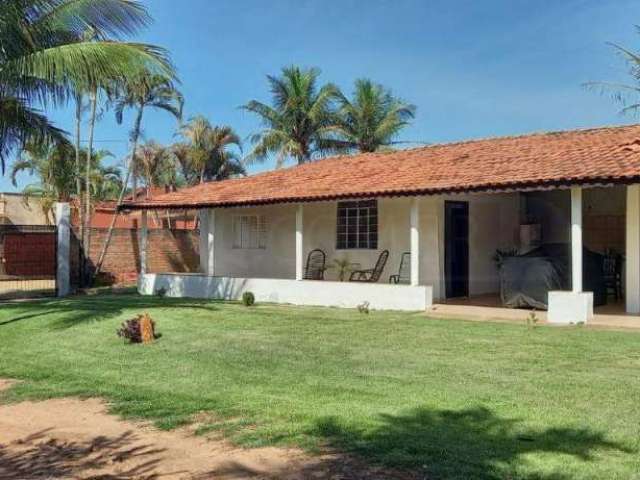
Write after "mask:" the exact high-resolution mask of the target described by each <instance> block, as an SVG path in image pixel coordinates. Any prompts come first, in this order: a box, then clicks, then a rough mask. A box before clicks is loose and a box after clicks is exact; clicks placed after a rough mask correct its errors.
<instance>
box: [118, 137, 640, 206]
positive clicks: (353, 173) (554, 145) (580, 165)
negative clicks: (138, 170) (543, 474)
mask: <svg viewBox="0 0 640 480" xmlns="http://www.w3.org/2000/svg"><path fill="white" fill-rule="evenodd" d="M636 181H637V182H640V125H633V126H624V127H603V128H596V129H589V130H574V131H566V132H553V133H542V134H532V135H523V136H517V137H503V138H491V139H482V140H470V141H464V142H458V143H449V144H441V145H433V146H428V147H422V148H416V149H411V150H397V151H394V152H388V153H369V154H358V155H351V156H338V157H331V158H327V159H323V160H318V161H315V162H310V163H307V164H304V165H301V166H296V167H291V168H285V169H280V170H274V171H270V172H266V173H261V174H258V175H253V176H250V177H245V178H238V179H233V180H226V181H222V182H211V183H206V184H202V185H197V186H195V187H191V188H185V189H182V190H180V191H177V192H173V193H167V194H162V195H157V196H154V197H153V199H150V200H148V201H139V202H135V203H131V202H130V203H128V204H126V205H125V208H172V207H174V208H184V207H204V206H220V207H229V206H240V205H259V204H265V203H284V202H296V201H319V200H329V199H337V198H354V197H374V196H397V195H411V194H435V193H446V192H464V191H490V190H508V189H513V188H540V187H547V186H557V185H569V184H596V183H625V182H636Z"/></svg>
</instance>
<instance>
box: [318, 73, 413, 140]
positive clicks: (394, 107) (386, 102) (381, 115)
mask: <svg viewBox="0 0 640 480" xmlns="http://www.w3.org/2000/svg"><path fill="white" fill-rule="evenodd" d="M338 99H339V100H338V101H339V104H340V109H339V111H338V116H337V128H336V129H335V134H336V137H333V138H330V139H329V140H327V141H326V142H325V145H326V146H327V147H328V148H333V149H335V150H338V151H358V152H375V151H376V150H379V149H381V148H388V147H391V146H392V145H395V144H397V143H399V142H397V141H395V139H396V138H397V136H398V133H399V132H400V131H401V130H402V129H403V128H404V127H406V126H407V125H409V122H410V120H411V119H413V118H414V116H415V111H416V107H415V106H414V105H410V104H408V103H404V102H402V101H401V100H399V99H397V98H396V97H394V96H393V94H392V93H391V91H390V90H388V89H386V88H385V87H383V86H382V85H379V84H376V83H373V82H372V81H371V80H369V79H358V80H356V82H355V89H354V92H353V99H352V100H349V99H348V98H347V97H346V96H345V95H343V94H342V93H340V94H339V95H338Z"/></svg>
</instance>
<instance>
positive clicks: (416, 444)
mask: <svg viewBox="0 0 640 480" xmlns="http://www.w3.org/2000/svg"><path fill="white" fill-rule="evenodd" d="M142 311H148V312H149V313H150V314H151V316H152V317H153V318H154V319H155V320H156V321H157V324H158V330H159V331H160V332H161V333H162V337H161V338H160V339H159V341H158V342H156V343H155V344H153V345H151V346H141V345H126V344H124V343H123V342H122V341H121V340H120V339H118V338H117V337H116V335H115V331H116V329H117V328H118V327H119V325H120V323H121V322H122V321H124V320H125V319H127V318H130V317H132V316H134V315H135V314H137V313H140V312H142ZM0 377H10V378H17V379H22V380H25V382H22V383H19V384H18V385H17V386H16V387H14V388H13V389H12V390H10V391H9V392H8V393H5V395H4V397H5V400H6V401H17V400H21V399H26V398H30V399H33V398H36V399H39V398H49V397H56V396H69V395H80V396H102V397H104V398H106V399H108V400H109V401H110V402H112V410H113V411H114V412H115V413H117V414H120V415H122V416H124V417H135V418H145V419H149V420H152V421H154V422H155V423H156V424H157V425H159V426H160V427H162V428H172V427H176V426H178V425H181V424H183V423H186V422H189V421H191V420H192V419H193V417H194V415H195V414H197V413H199V412H203V411H204V412H208V414H207V415H205V416H203V415H200V417H205V418H208V419H209V420H208V421H206V422H205V423H203V424H201V425H200V427H199V430H200V432H202V433H204V432H209V431H212V430H217V431H221V432H223V433H224V434H225V435H227V436H228V438H230V439H231V440H233V441H235V442H237V443H238V444H241V445H246V446H258V445H299V446H302V447H304V448H308V449H312V450H313V449H316V448H319V447H324V446H329V447H333V448H336V449H338V450H340V451H344V452H349V453H355V454H358V455H359V456H361V458H363V459H364V460H365V461H367V462H370V463H372V464H379V465H384V466H391V467H396V468H402V469H407V470H411V471H413V472H416V473H417V474H420V475H422V474H424V475H426V476H427V477H428V478H446V479H465V478H484V479H503V478H518V479H531V480H533V479H537V480H562V479H574V478H578V479H591V478H608V479H616V478H617V479H630V478H636V477H637V478H640V333H636V332H630V331H629V332H624V331H603V330H600V331H598V330H591V329H587V328H579V327H574V328H552V327H544V326H541V327H536V328H528V327H526V326H524V325H509V324H492V323H474V322H465V321H459V320H436V319H429V318H427V317H426V316H425V315H424V314H406V313H394V312H372V313H371V314H369V315H364V314H359V313H358V312H355V311H351V310H338V309H321V308H297V307H284V306H281V307H278V306H272V305H258V306H255V307H252V308H246V307H243V306H241V305H239V304H231V303H217V302H204V301H194V300H183V299H160V298H142V297H138V296H135V295H119V296H116V295H99V296H93V297H78V298H71V299H65V300H44V301H37V302H29V303H16V304H9V305H4V306H2V307H0Z"/></svg>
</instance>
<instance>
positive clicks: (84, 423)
mask: <svg viewBox="0 0 640 480" xmlns="http://www.w3.org/2000/svg"><path fill="white" fill-rule="evenodd" d="M10 385H11V382H10V381H7V380H1V379H0V390H1V389H3V388H8V387H9V386H10ZM53 478H56V479H58V478H64V479H67V478H69V479H94V480H98V479H100V480H133V479H136V480H140V479H142V480H145V479H146V480H150V479H198V480H201V479H202V480H204V479H224V480H230V479H248V478H251V479H254V480H255V479H271V478H278V479H342V480H348V479H372V478H406V477H399V476H397V475H394V474H392V473H391V472H382V471H380V470H375V469H371V468H363V465H358V464H357V462H354V461H353V460H350V459H348V458H345V457H342V456H338V455H323V456H318V457H311V456H309V455H306V454H304V453H303V452H301V451H299V450H296V449H284V448H257V449H241V448H237V447H233V446H231V445H230V444H229V443H228V442H225V441H223V440H217V439H216V440H211V439H205V438H202V437H197V436H194V435H193V434H192V433H191V431H189V430H186V429H185V430H178V431H171V432H164V431H160V430H157V429H155V428H154V427H152V426H150V425H148V424H143V423H134V422H127V421H123V420H120V419H118V418H117V417H115V416H113V415H109V414H108V413H107V408H106V405H105V403H104V402H102V401H101V400H97V399H89V400H80V399H75V398H63V399H54V400H46V401H42V402H22V403H18V404H11V405H0V479H2V480H5V479H12V480H15V479H53Z"/></svg>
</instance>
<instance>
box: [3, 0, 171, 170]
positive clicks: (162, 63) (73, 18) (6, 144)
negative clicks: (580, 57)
mask: <svg viewBox="0 0 640 480" xmlns="http://www.w3.org/2000/svg"><path fill="white" fill-rule="evenodd" d="M149 22H150V18H149V16H148V14H147V12H146V10H145V9H144V7H143V6H142V5H141V4H140V3H139V2H137V1H134V0H4V1H3V2H0V44H1V45H2V48H1V49H0V112H1V113H0V164H1V165H2V169H3V171H4V168H5V161H6V157H7V156H8V155H9V154H10V153H11V152H13V151H15V150H16V149H18V148H20V147H22V146H23V145H24V144H26V143H31V144H34V143H47V142H61V141H63V139H64V132H62V131H61V130H60V129H58V128H56V127H55V126H54V125H53V124H52V123H51V122H50V121H49V119H48V118H47V117H46V115H44V114H43V113H42V111H41V108H42V107H44V106H46V105H47V104H49V103H52V102H53V103H54V104H59V103H62V102H65V101H66V100H68V99H69V98H70V97H71V96H73V95H75V93H76V92H77V91H78V90H79V89H87V88H89V86H92V85H98V84H105V83H107V82H113V81H117V80H122V79H124V78H127V77H128V76H130V75H135V74H138V73H139V72H140V71H148V72H155V73H156V74H164V75H171V74H172V72H173V69H172V67H171V64H170V62H169V60H168V57H167V54H166V52H165V51H164V50H163V49H161V48H159V47H155V46H152V45H146V44H141V43H126V42H120V41H118V39H119V38H122V37H124V36H127V35H130V34H132V33H135V32H137V31H138V30H139V29H140V28H141V27H143V26H145V25H147V24H148V23H149ZM87 31H91V32H93V36H94V38H95V40H93V41H86V40H84V38H85V37H84V36H85V35H86V32H87Z"/></svg>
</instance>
